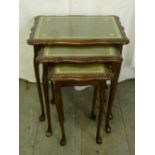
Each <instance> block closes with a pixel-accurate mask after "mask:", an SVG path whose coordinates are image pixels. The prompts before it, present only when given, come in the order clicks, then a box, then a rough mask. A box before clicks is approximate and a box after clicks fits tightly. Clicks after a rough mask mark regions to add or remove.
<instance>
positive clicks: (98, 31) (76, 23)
mask: <svg viewBox="0 0 155 155" xmlns="http://www.w3.org/2000/svg"><path fill="white" fill-rule="evenodd" d="M120 38H122V34H121V32H120V30H119V27H118V25H117V22H116V19H115V17H114V16H40V17H39V18H38V23H37V26H36V31H35V33H34V39H120Z"/></svg>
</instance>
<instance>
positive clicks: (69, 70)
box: [43, 63, 113, 145]
mask: <svg viewBox="0 0 155 155" xmlns="http://www.w3.org/2000/svg"><path fill="white" fill-rule="evenodd" d="M44 77H45V78H44V81H43V85H44V92H45V99H46V108H47V116H48V117H47V118H48V129H47V132H46V134H47V136H50V135H51V133H52V130H51V122H50V108H49V105H50V104H49V98H48V81H49V80H51V81H52V82H54V95H55V104H56V108H57V112H58V118H59V122H60V128H61V132H62V138H61V141H60V144H61V145H65V143H66V136H65V130H64V125H63V122H64V114H63V103H62V96H61V87H63V86H73V85H80V86H81V85H92V86H94V88H95V87H96V88H97V90H99V96H100V107H99V117H98V125H97V133H96V142H97V143H98V144H101V143H102V138H101V136H100V127H101V122H102V116H103V110H104V103H103V102H104V101H105V100H104V98H105V97H106V95H105V82H106V80H109V79H111V78H113V74H112V71H111V70H110V69H108V67H106V66H105V65H104V64H102V63H91V64H69V63H62V64H55V65H52V66H51V65H50V64H47V73H46V74H44ZM94 93H95V92H94ZM103 94H104V95H103ZM96 98H97V96H95V95H94V99H93V100H96ZM93 104H94V103H93ZM92 108H93V109H92V112H93V113H92V115H95V114H94V106H92Z"/></svg>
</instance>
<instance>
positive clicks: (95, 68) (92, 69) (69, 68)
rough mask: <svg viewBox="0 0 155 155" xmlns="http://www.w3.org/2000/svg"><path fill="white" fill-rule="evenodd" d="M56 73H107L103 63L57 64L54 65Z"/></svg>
mask: <svg viewBox="0 0 155 155" xmlns="http://www.w3.org/2000/svg"><path fill="white" fill-rule="evenodd" d="M54 73H55V74H90V73H91V74H92V73H105V68H104V65H103V64H98V63H94V64H82V65H81V64H68V63H66V64H56V65H55V66H54Z"/></svg>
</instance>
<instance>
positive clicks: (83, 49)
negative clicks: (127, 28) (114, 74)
mask: <svg viewBox="0 0 155 155" xmlns="http://www.w3.org/2000/svg"><path fill="white" fill-rule="evenodd" d="M69 56H70V57H78V56H79V57H94V56H98V57H101V56H104V57H120V54H119V51H118V50H117V48H116V47H115V46H108V45H107V46H106V45H105V46H101V45H99V46H45V47H44V48H43V57H44V58H48V57H53V58H54V57H69Z"/></svg>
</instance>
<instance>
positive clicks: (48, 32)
mask: <svg viewBox="0 0 155 155" xmlns="http://www.w3.org/2000/svg"><path fill="white" fill-rule="evenodd" d="M27 42H28V44H30V45H33V47H34V59H33V62H34V70H35V77H36V81H37V88H38V93H39V99H40V104H41V116H40V120H41V121H43V120H44V119H45V112H44V104H43V95H42V90H41V83H40V75H39V74H40V73H39V61H37V59H36V58H37V56H38V53H39V52H40V51H41V49H42V48H43V47H46V46H50V47H54V46H59V47H61V46H66V47H68V48H70V47H73V46H74V47H77V46H79V48H81V49H83V50H84V49H85V48H87V47H88V46H89V48H90V47H91V48H95V47H98V46H104V47H106V46H113V47H115V48H116V49H117V50H116V51H117V54H114V55H106V56H105V57H104V56H101V57H100V56H98V57H94V58H92V57H91V58H90V57H88V58H83V57H82V56H81V57H76V56H75V57H64V56H61V55H59V58H57V59H54V58H52V57H50V58H49V57H47V59H42V62H43V64H46V63H49V62H51V63H61V62H76V63H89V62H98V61H99V62H107V63H108V62H110V63H111V68H112V70H113V73H114V79H113V80H111V88H110V95H109V101H108V102H109V103H108V111H107V115H109V117H110V118H112V113H111V109H112V103H113V99H114V95H115V91H116V86H117V81H118V77H119V73H120V69H121V64H122V57H121V54H122V48H123V45H124V44H128V43H129V40H128V38H127V37H126V35H125V32H124V28H123V27H122V26H121V23H120V21H119V18H118V17H117V16H112V15H110V16H38V17H36V18H35V22H34V26H33V27H32V29H31V34H30V37H29V39H28V41H27ZM94 51H95V50H94ZM73 52H74V51H73ZM75 52H76V50H75ZM118 53H119V54H118ZM43 68H45V66H44V67H43ZM109 132H110V130H109Z"/></svg>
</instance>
